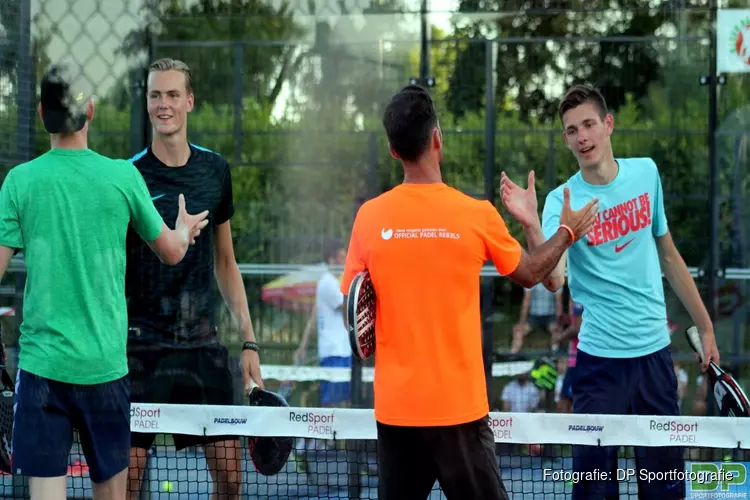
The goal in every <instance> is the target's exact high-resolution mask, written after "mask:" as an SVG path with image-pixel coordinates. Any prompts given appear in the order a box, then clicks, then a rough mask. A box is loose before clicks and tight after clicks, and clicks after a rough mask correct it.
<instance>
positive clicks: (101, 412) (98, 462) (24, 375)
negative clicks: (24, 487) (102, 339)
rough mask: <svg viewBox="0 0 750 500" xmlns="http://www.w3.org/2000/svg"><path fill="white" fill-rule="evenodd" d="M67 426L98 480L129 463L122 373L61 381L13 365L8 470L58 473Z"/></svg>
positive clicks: (64, 462) (69, 439)
mask: <svg viewBox="0 0 750 500" xmlns="http://www.w3.org/2000/svg"><path fill="white" fill-rule="evenodd" d="M73 429H77V430H78V436H79V439H80V443H81V448H82V449H83V455H84V457H85V458H86V463H87V465H88V466H89V477H90V478H91V481H93V482H94V483H102V482H104V481H107V480H109V479H111V478H112V477H113V476H115V475H116V474H118V473H120V472H122V471H123V470H125V469H127V467H128V463H129V462H130V435H131V433H130V386H129V384H128V378H127V377H122V378H119V379H117V380H113V381H111V382H106V383H102V384H94V385H75V384H66V383H64V382H57V381H54V380H49V379H47V378H44V377H40V376H38V375H34V374H33V373H29V372H26V371H24V370H19V371H18V373H17V374H16V405H15V409H14V422H13V438H12V443H11V446H12V458H11V461H12V469H13V471H14V474H17V475H19V476H21V475H23V476H28V477H58V476H64V475H65V474H66V471H67V470H68V465H69V464H70V462H69V460H68V457H69V455H70V449H71V446H72V445H73Z"/></svg>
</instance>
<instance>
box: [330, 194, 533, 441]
mask: <svg viewBox="0 0 750 500" xmlns="http://www.w3.org/2000/svg"><path fill="white" fill-rule="evenodd" d="M488 259H491V260H492V261H493V262H494V263H495V267H496V268H497V270H498V271H499V272H500V274H501V275H507V274H510V273H512V272H513V271H514V270H515V269H516V267H517V266H518V263H519V261H520V259H521V246H520V245H519V243H518V242H517V241H516V240H515V239H514V238H513V237H512V236H511V235H510V234H509V233H508V229H507V228H506V226H505V222H504V221H503V219H502V217H501V216H500V214H499V213H498V212H497V210H496V209H495V207H494V206H492V204H491V203H489V202H488V201H480V200H475V199H473V198H470V197H469V196H466V195H464V194H462V193H461V192H459V191H457V190H455V189H453V188H451V187H448V186H447V185H445V184H442V183H440V184H401V185H399V186H398V187H396V188H394V189H392V190H391V191H389V192H387V193H385V194H383V195H381V196H379V197H377V198H375V199H373V200H370V201H368V202H367V203H365V204H364V205H363V206H362V207H361V208H360V210H359V213H358V214H357V217H356V220H355V221H354V228H353V229H352V235H351V241H350V243H349V249H348V254H347V258H346V266H345V269H344V277H343V279H342V285H341V291H342V292H343V293H344V294H345V295H346V294H347V293H348V291H349V285H350V283H351V281H352V279H353V278H354V276H355V275H356V274H357V273H358V272H360V271H363V270H367V271H368V272H369V273H370V276H371V279H372V283H373V286H374V288H375V295H376V297H377V300H376V302H377V304H376V314H377V316H376V322H375V336H376V347H375V349H376V350H375V385H374V388H375V418H376V419H377V420H378V421H379V422H382V423H384V424H390V425H402V426H418V427H419V426H438V425H456V424H461V423H465V422H471V421H474V420H478V419H480V418H482V417H484V416H485V415H487V413H488V412H489V404H488V402H487V386H486V380H485V373H484V362H483V357H482V330H481V320H480V312H479V276H480V272H481V269H482V266H483V265H484V263H485V262H486V261H487V260H488Z"/></svg>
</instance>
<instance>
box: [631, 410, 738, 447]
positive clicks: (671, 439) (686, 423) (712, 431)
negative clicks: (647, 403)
mask: <svg viewBox="0 0 750 500" xmlns="http://www.w3.org/2000/svg"><path fill="white" fill-rule="evenodd" d="M637 419H638V421H639V423H640V429H633V432H636V433H641V434H642V435H643V438H644V441H645V442H644V443H642V445H643V446H698V447H701V446H702V447H713V448H729V449H731V448H737V447H747V443H741V441H743V439H745V440H746V436H749V435H750V419H743V418H727V417H700V418H698V417H649V416H638V417H637Z"/></svg>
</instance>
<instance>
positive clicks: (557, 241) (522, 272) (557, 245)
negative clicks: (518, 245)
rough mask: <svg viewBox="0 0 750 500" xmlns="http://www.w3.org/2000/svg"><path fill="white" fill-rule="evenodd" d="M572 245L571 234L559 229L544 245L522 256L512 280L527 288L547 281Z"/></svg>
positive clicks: (511, 276) (512, 274)
mask: <svg viewBox="0 0 750 500" xmlns="http://www.w3.org/2000/svg"><path fill="white" fill-rule="evenodd" d="M570 244H571V241H570V234H569V233H568V232H567V231H566V230H565V229H563V228H560V229H558V230H557V232H556V233H555V235H554V236H552V238H550V239H549V240H547V241H545V242H544V243H543V244H542V245H540V246H538V247H536V248H535V249H534V250H532V251H531V252H529V253H528V254H526V253H525V252H524V253H522V254H521V262H520V263H519V264H518V267H517V268H516V270H515V271H513V273H511V275H510V278H511V279H513V280H514V281H515V282H516V283H518V284H520V285H522V286H525V287H526V288H531V287H533V286H534V285H536V284H537V283H540V282H541V281H543V280H546V279H547V277H548V276H549V274H550V273H551V272H552V270H553V269H555V267H556V266H557V264H558V263H559V262H560V259H561V258H562V256H563V255H564V254H565V251H566V250H567V249H568V247H569V246H570ZM545 285H546V284H545ZM558 288H559V287H558Z"/></svg>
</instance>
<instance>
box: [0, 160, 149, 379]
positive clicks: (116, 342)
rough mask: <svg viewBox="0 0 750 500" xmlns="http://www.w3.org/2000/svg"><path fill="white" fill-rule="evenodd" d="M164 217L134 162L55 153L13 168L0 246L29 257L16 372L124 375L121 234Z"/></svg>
mask: <svg viewBox="0 0 750 500" xmlns="http://www.w3.org/2000/svg"><path fill="white" fill-rule="evenodd" d="M131 224H132V227H133V228H134V229H135V230H136V232H137V233H138V234H139V235H140V236H141V238H143V239H144V240H146V241H153V240H155V239H156V238H158V237H159V234H160V233H161V228H162V224H163V220H162V218H161V216H160V215H159V213H158V212H157V210H156V208H155V207H154V204H153V201H152V200H151V195H150V194H149V192H148V188H147V187H146V183H145V181H144V180H143V177H141V174H140V173H139V172H138V170H137V169H136V168H135V166H133V164H132V163H130V162H128V161H124V160H112V159H109V158H106V157H104V156H101V155H99V154H97V153H95V152H93V151H91V150H88V149H86V150H69V149H52V150H51V151H49V152H47V153H45V154H43V155H42V156H39V157H38V158H36V159H34V160H32V161H30V162H27V163H24V164H21V165H18V166H17V167H15V168H14V169H12V170H11V171H10V172H9V173H8V176H7V177H6V179H5V182H3V185H2V188H1V189H0V245H3V246H6V247H10V248H19V249H21V250H22V251H23V253H24V259H25V261H26V271H27V278H26V289H25V291H24V306H23V323H22V324H21V338H20V340H19V344H20V355H19V368H20V369H22V370H25V371H27V372H29V373H33V374H35V375H38V376H41V377H45V378H48V379H51V380H57V381H60V382H66V383H70V384H100V383H105V382H110V381H112V380H116V379H118V378H121V377H124V376H125V375H127V373H128V362H127V352H126V345H127V333H128V332H127V328H128V317H127V304H126V302H125V237H126V235H127V230H128V226H129V225H131Z"/></svg>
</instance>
